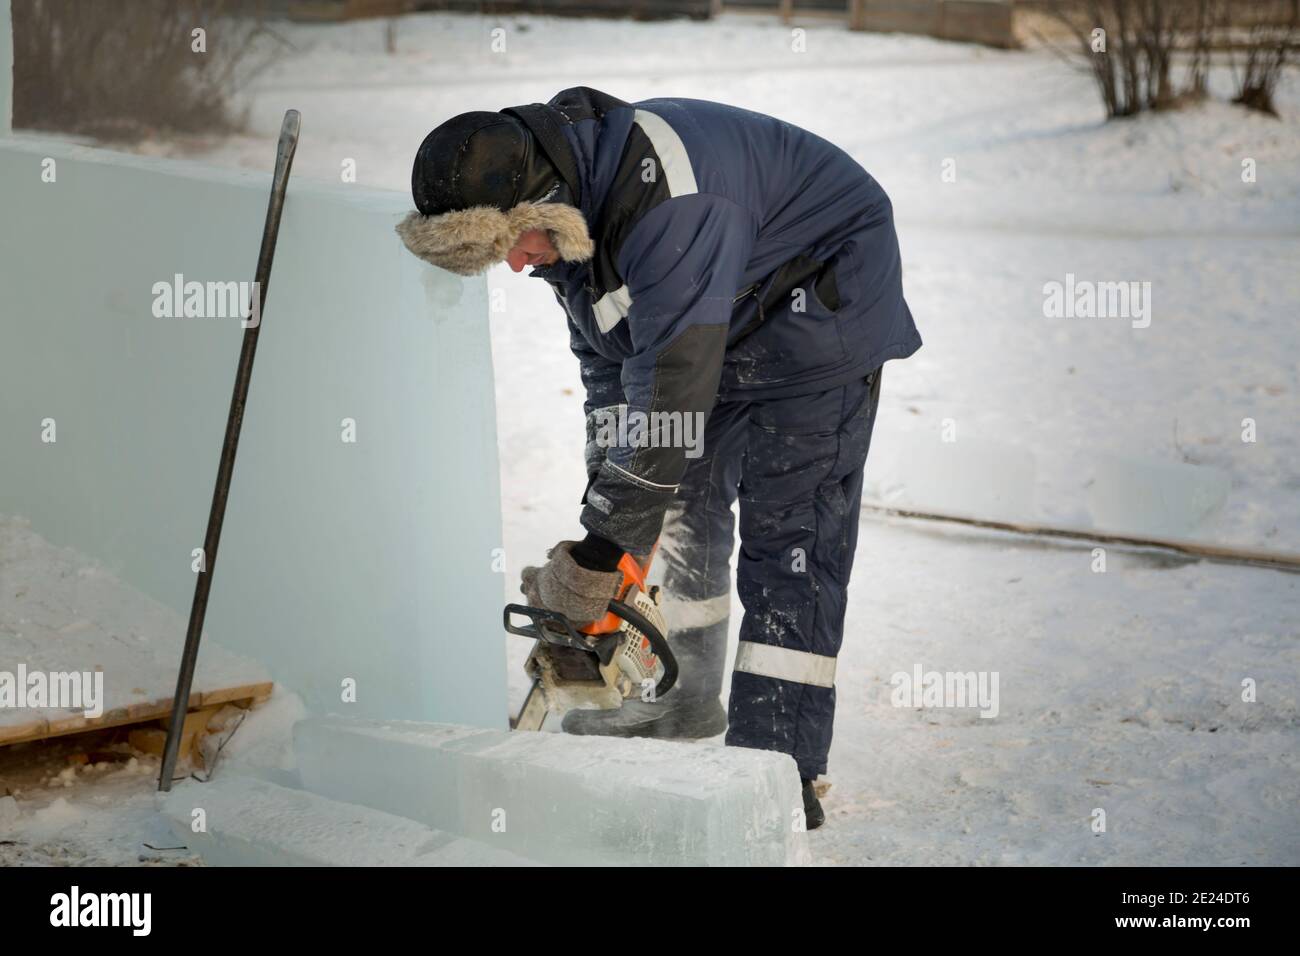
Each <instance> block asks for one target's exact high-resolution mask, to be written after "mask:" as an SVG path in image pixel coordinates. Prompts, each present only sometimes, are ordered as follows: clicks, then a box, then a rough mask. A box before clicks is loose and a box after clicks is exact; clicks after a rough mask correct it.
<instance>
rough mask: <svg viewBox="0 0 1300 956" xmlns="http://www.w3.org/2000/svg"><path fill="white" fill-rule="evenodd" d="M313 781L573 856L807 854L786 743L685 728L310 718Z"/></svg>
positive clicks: (652, 860) (559, 857)
mask: <svg viewBox="0 0 1300 956" xmlns="http://www.w3.org/2000/svg"><path fill="white" fill-rule="evenodd" d="M294 749H295V752H296V754H297V759H298V770H299V773H300V775H301V778H302V782H303V786H304V787H305V788H306V789H308V790H311V791H313V792H315V793H318V794H320V795H322V796H325V797H329V798H330V799H333V800H342V801H346V802H348V803H357V804H361V805H363V806H368V807H373V808H374V809H376V810H382V811H384V812H386V813H392V814H396V815H398V816H402V817H407V818H409V819H412V820H418V821H420V822H421V823H424V824H427V825H428V826H431V827H435V828H437V829H439V830H445V831H447V832H450V833H455V834H458V835H460V836H465V837H471V838H474V839H477V840H480V841H482V842H484V843H486V844H488V845H490V846H500V847H501V848H502V849H504V850H508V851H510V852H512V853H519V854H522V855H524V856H527V857H530V858H532V859H535V860H538V861H541V862H545V863H550V864H563V865H633V864H636V865H710V866H767V865H789V864H802V863H806V862H808V861H809V854H808V845H807V836H806V834H805V833H804V832H803V826H804V820H803V804H802V800H801V798H800V786H799V776H798V771H797V770H796V768H795V764H794V761H793V760H792V759H791V758H790V757H789V756H788V755H786V754H780V753H774V752H770V751H760V750H746V749H741V748H732V747H725V748H724V747H715V746H707V745H700V744H689V743H684V742H675V741H656V740H640V739H633V740H626V739H615V738H603V737H576V736H568V735H565V734H550V733H532V732H526V731H516V732H510V731H497V730H484V729H479V728H471V727H462V726H457V725H451V724H428V723H417V722H398V721H394V722H382V721H373V720H363V719H358V718H345V717H311V718H308V719H306V720H304V721H301V722H299V723H298V724H297V725H296V727H295V730H294Z"/></svg>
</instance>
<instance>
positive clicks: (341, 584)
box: [0, 5, 506, 727]
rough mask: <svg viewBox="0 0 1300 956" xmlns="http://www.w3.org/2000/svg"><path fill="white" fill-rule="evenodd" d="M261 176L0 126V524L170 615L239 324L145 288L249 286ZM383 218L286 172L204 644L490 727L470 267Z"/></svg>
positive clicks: (483, 471)
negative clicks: (87, 565)
mask: <svg viewBox="0 0 1300 956" xmlns="http://www.w3.org/2000/svg"><path fill="white" fill-rule="evenodd" d="M0 12H3V13H4V14H6V18H5V24H6V26H5V28H4V29H7V23H8V20H7V13H8V8H7V5H0ZM0 46H3V47H4V48H5V49H6V50H7V48H8V47H7V43H5V44H0ZM2 63H3V61H0V64H2ZM310 123H311V117H310V115H307V116H305V117H304V129H305V130H309V129H310ZM2 136H3V133H2V132H0V137H2ZM302 148H303V149H305V148H310V147H309V145H307V141H304V146H303V147H302ZM272 153H273V151H272V150H270V149H268V152H267V157H266V160H267V165H268V167H269V165H270V164H271V161H272V158H273V155H272ZM269 183H270V176H269V173H260V172H259V173H252V172H248V173H240V172H230V171H221V170H213V169H210V168H207V167H204V166H200V165H196V164H193V163H188V162H177V161H167V160H153V159H142V158H136V157H128V156H124V155H121V154H116V153H111V152H106V151H101V150H93V149H88V148H83V147H75V146H68V145H64V144H59V143H53V142H47V141H43V140H40V139H36V138H32V137H28V136H19V137H15V138H11V139H7V140H6V139H4V138H0V211H2V212H0V514H7V515H20V516H23V517H25V518H27V519H29V520H30V521H31V524H32V528H33V530H34V531H36V532H37V533H39V534H40V535H42V536H43V537H44V538H46V539H48V540H50V541H51V542H53V543H54V544H56V545H60V546H71V547H75V548H76V549H78V550H79V551H82V552H85V553H86V554H87V555H90V556H92V557H94V558H97V559H99V560H100V561H102V562H103V563H104V564H105V565H106V566H107V568H108V569H109V570H110V571H112V572H113V573H115V574H116V575H117V576H118V577H120V578H121V579H123V580H124V581H125V582H127V583H129V584H131V585H133V586H135V587H136V588H138V589H140V590H142V591H144V592H145V593H147V594H149V595H151V596H153V597H154V598H156V599H158V600H159V601H161V602H163V603H164V604H166V605H169V606H170V607H172V608H175V609H176V610H177V611H178V612H180V613H181V614H182V615H184V614H186V613H187V612H188V608H189V602H190V598H191V595H192V592H193V588H194V580H195V575H194V572H193V570H192V569H191V566H192V562H193V561H194V557H193V551H194V549H196V548H199V547H200V546H201V545H202V543H203V535H204V528H205V524H206V521H207V514H208V506H209V502H210V499H211V495H212V485H213V478H214V475H215V472H216V466H217V459H218V455H219V451H220V446H221V439H222V434H223V430H224V427H225V420H226V412H227V408H228V405H229V402H230V395H231V387H232V383H233V380H234V373H235V364H236V358H237V355H238V352H239V348H240V339H241V336H242V333H243V330H242V328H241V325H240V319H239V318H238V316H235V317H233V318H230V317H226V318H220V317H213V316H211V315H205V316H203V317H199V316H191V317H188V318H186V317H168V316H167V315H166V313H167V309H166V307H165V306H166V303H162V307H160V303H159V296H160V293H159V292H158V290H157V287H156V284H158V283H163V284H169V283H171V284H174V283H175V282H176V279H175V277H176V276H178V275H179V276H182V277H183V280H184V281H185V282H190V281H195V282H199V283H204V284H205V287H206V284H207V283H218V282H221V283H224V282H238V281H244V282H251V281H252V278H253V271H254V267H255V264H256V259H257V250H258V243H259V239H260V236H261V230H262V223H263V217H264V215H265V212H266V204H267V190H268V187H269ZM408 208H409V198H408V197H406V196H404V195H399V194H397V193H389V192H377V191H374V190H367V189H362V188H360V187H357V186H345V185H337V186H335V185H322V184H312V183H310V182H308V181H306V180H303V179H298V180H295V181H294V182H292V183H291V185H290V189H289V197H288V201H287V204H286V207H285V211H284V219H283V224H282V226H281V230H280V239H279V248H278V251H277V253H276V258H275V271H274V275H273V278H272V282H271V286H270V295H269V300H268V303H267V308H266V313H265V315H264V316H263V317H262V319H263V322H262V327H261V328H262V331H261V340H260V344H259V348H258V353H257V361H256V365H255V367H254V371H253V379H252V389H251V392H250V395H249V402H248V406H247V413H246V416H245V420H244V427H243V436H242V440H241V444H240V448H239V458H238V461H237V463H236V467H235V475H234V484H233V486H232V491H231V495H230V503H229V510H228V512H227V516H226V523H225V532H224V535H223V537H222V540H221V550H220V553H219V560H218V563H217V566H216V572H215V577H214V581H213V589H212V599H211V604H210V607H209V611H208V616H207V634H208V637H207V638H205V640H207V639H211V640H214V641H217V642H219V643H220V644H223V645H225V646H226V647H228V648H229V649H231V650H234V651H237V652H240V653H243V654H245V655H247V656H251V657H254V658H256V659H257V660H259V661H262V662H263V663H265V664H266V666H267V667H268V668H269V669H270V671H271V673H272V675H273V676H274V677H275V678H276V679H277V680H279V681H280V682H282V683H283V684H285V685H287V686H289V687H290V688H292V689H293V690H295V691H297V692H298V693H300V694H302V695H303V697H304V699H305V700H306V702H307V704H308V705H309V707H310V708H311V709H312V710H314V711H316V712H330V711H335V712H344V713H347V714H350V715H356V716H374V717H382V718H403V719H423V720H441V721H451V722H456V723H464V724H474V725H478V726H490V727H492V726H504V722H505V714H506V701H505V676H504V675H505V665H504V660H503V658H504V651H503V646H502V645H503V642H502V640H501V639H500V629H501V623H500V617H499V615H500V607H501V595H502V585H501V578H500V576H499V574H497V573H495V572H494V571H493V565H494V558H495V557H496V551H495V549H497V548H498V547H499V546H500V543H501V536H500V509H499V488H498V469H497V453H496V430H495V411H494V407H493V384H492V365H491V353H490V348H489V339H488V324H487V308H486V302H487V293H486V283H485V281H484V280H483V279H481V278H478V279H461V278H459V277H456V276H453V275H451V274H449V273H446V272H440V271H438V270H435V269H433V268H432V267H430V266H427V265H425V264H423V263H421V262H419V261H418V260H416V259H415V258H413V257H412V256H411V255H410V254H409V253H407V252H406V250H405V249H404V248H403V247H402V245H401V242H400V240H399V239H398V238H397V236H396V235H395V234H394V233H393V226H394V224H395V223H396V222H397V221H398V220H399V218H400V216H401V215H402V214H403V213H404V212H405V211H406V210H407V209H408ZM205 309H207V304H206V302H205ZM157 311H162V312H164V313H165V314H164V316H162V317H160V316H159V315H157V314H155V313H156V312H157ZM173 311H174V312H181V311H183V310H182V309H179V308H176V307H175V306H174V305H173ZM213 311H219V308H218V309H214V310H213ZM51 439H52V440H51ZM178 636H179V635H178ZM348 681H351V682H354V684H355V697H356V702H355V703H344V702H343V694H344V692H345V683H346V682H348Z"/></svg>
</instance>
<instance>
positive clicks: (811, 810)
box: [800, 778, 826, 830]
mask: <svg viewBox="0 0 1300 956" xmlns="http://www.w3.org/2000/svg"><path fill="white" fill-rule="evenodd" d="M800 782H801V783H802V784H803V817H804V825H805V826H806V827H807V828H808V829H809V830H816V829H817V828H818V827H819V826H821V825H822V824H823V823H825V822H826V813H825V811H823V810H822V802H821V801H820V800H818V799H817V791H816V790H814V789H813V782H812V781H811V780H804V779H802V778H800Z"/></svg>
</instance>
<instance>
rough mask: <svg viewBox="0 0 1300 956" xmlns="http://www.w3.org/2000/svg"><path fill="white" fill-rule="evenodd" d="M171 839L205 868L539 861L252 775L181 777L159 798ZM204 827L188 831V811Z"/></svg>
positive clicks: (526, 863)
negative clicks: (181, 780) (182, 779)
mask: <svg viewBox="0 0 1300 956" xmlns="http://www.w3.org/2000/svg"><path fill="white" fill-rule="evenodd" d="M160 801H161V809H162V813H163V815H164V816H165V817H166V818H167V819H168V820H169V822H170V823H171V827H172V831H173V832H174V833H175V835H176V837H177V838H178V839H179V840H180V841H181V842H182V843H184V844H185V845H186V846H188V847H190V849H192V850H194V851H195V852H197V853H198V854H199V856H201V857H202V858H203V861H204V862H205V863H207V864H209V865H210V866H537V865H538V864H537V863H536V862H535V861H532V860H526V859H523V858H522V857H519V856H517V855H515V854H513V853H509V852H506V851H505V850H503V849H499V848H497V847H492V846H487V845H485V844H483V843H479V842H476V841H474V840H466V839H462V838H459V837H456V836H453V835H451V834H449V833H442V832H439V831H438V830H434V829H431V828H430V827H427V826H425V825H424V824H422V823H417V822H415V821H414V820H407V819H403V818H402V817H395V816H393V815H391V814H388V813H383V812H382V811H379V810H373V809H370V808H369V807H359V806H355V805H352V804H347V803H339V802H337V801H335V800H329V799H327V798H325V797H321V796H317V795H316V794H314V793H307V792H305V791H302V790H291V789H289V788H287V787H281V786H278V785H277V784H274V783H270V782H268V781H266V780H261V779H259V778H257V777H249V776H235V775H227V776H222V777H217V778H215V779H213V780H211V781H209V782H207V783H197V782H194V781H186V782H185V783H182V784H179V785H177V786H176V787H175V788H174V789H173V790H172V791H171V792H170V793H168V794H167V795H166V796H165V797H161V798H160ZM196 808H201V809H202V810H203V813H204V825H205V832H200V833H195V832H194V830H193V821H194V810H195V809H196Z"/></svg>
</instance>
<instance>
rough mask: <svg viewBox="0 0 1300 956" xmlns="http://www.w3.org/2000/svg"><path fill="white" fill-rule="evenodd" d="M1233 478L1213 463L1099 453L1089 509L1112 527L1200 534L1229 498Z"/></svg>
mask: <svg viewBox="0 0 1300 956" xmlns="http://www.w3.org/2000/svg"><path fill="white" fill-rule="evenodd" d="M1231 488H1232V479H1231V478H1229V476H1228V475H1227V473H1226V472H1224V471H1222V470H1221V469H1218V468H1215V467H1213V466H1210V465H1189V464H1186V463H1184V462H1181V461H1165V460H1162V459H1157V458H1142V457H1138V456H1132V455H1130V456H1121V455H1112V454H1099V455H1098V456H1097V458H1096V461H1095V464H1094V466H1093V480H1092V481H1091V483H1090V484H1089V485H1088V512H1089V514H1090V515H1091V517H1092V522H1093V524H1094V525H1095V526H1096V527H1098V528H1101V529H1103V530H1107V531H1118V532H1126V533H1128V534H1137V535H1153V536H1155V537H1170V538H1190V537H1194V536H1195V535H1196V533H1197V532H1198V531H1200V530H1201V526H1202V525H1203V524H1205V522H1206V521H1208V520H1209V519H1210V518H1211V517H1212V516H1213V515H1214V514H1215V512H1217V511H1218V510H1219V509H1221V508H1222V507H1223V503H1224V501H1225V500H1227V497H1228V492H1229V491H1230V490H1231Z"/></svg>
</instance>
